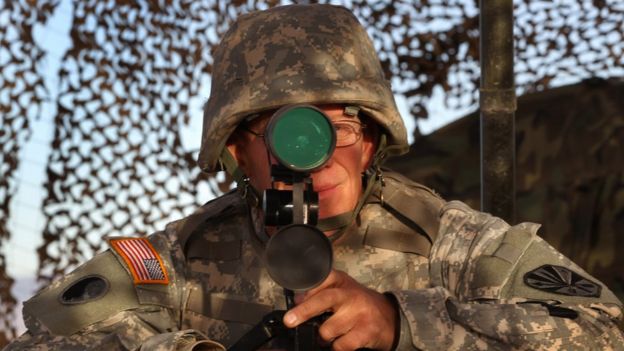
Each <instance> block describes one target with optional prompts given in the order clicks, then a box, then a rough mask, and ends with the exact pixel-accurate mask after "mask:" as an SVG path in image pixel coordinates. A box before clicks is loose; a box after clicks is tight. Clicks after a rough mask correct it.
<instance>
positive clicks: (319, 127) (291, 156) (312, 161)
mask: <svg viewBox="0 0 624 351" xmlns="http://www.w3.org/2000/svg"><path fill="white" fill-rule="evenodd" d="M265 138H266V139H265V140H266V143H267V145H268V147H269V151H270V152H271V154H272V155H273V156H274V157H275V158H276V159H277V161H278V162H279V163H280V164H282V165H283V166H284V167H286V168H288V169H290V170H292V171H295V172H303V173H309V172H312V171H314V170H316V169H319V168H321V167H322V166H323V165H324V164H325V163H326V162H327V161H328V160H329V159H330V158H331V156H332V154H333V152H334V149H335V148H336V131H335V129H334V126H333V125H332V123H331V120H330V119H329V117H328V116H327V115H326V114H325V113H324V112H323V111H321V110H320V109H318V108H316V107H314V106H312V105H290V106H285V107H282V108H281V109H279V110H278V111H277V112H275V114H274V115H273V117H271V120H270V121H269V124H268V126H267V129H266V132H265Z"/></svg>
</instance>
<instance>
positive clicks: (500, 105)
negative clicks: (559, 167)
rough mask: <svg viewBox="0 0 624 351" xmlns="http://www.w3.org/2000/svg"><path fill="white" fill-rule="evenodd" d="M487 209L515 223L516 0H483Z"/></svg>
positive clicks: (483, 179) (484, 186)
mask: <svg viewBox="0 0 624 351" xmlns="http://www.w3.org/2000/svg"><path fill="white" fill-rule="evenodd" d="M479 3H480V6H479V7H480V14H479V27H480V28H479V30H480V35H481V38H480V56H481V87H480V101H479V104H480V108H481V210H482V211H484V212H489V213H491V214H493V215H495V216H498V217H501V218H503V219H504V220H506V221H507V222H509V223H514V222H515V195H516V194H515V193H516V186H515V163H516V162H515V126H514V112H515V110H516V94H515V86H514V72H513V62H514V48H513V1H512V0H480V2H479Z"/></svg>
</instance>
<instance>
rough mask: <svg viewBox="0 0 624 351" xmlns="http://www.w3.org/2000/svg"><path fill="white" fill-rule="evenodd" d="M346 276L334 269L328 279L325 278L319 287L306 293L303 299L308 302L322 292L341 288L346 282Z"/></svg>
mask: <svg viewBox="0 0 624 351" xmlns="http://www.w3.org/2000/svg"><path fill="white" fill-rule="evenodd" d="M345 275H346V273H344V272H342V271H337V270H335V269H332V270H331V272H329V275H328V276H327V278H325V280H324V281H323V282H322V283H321V284H320V285H319V286H317V287H316V288H313V289H310V290H308V291H306V292H305V294H304V295H303V299H304V300H306V299H308V298H310V297H311V296H314V295H316V294H318V293H319V292H320V291H323V290H325V289H328V288H332V287H335V286H339V285H340V284H342V282H343V281H344V279H345Z"/></svg>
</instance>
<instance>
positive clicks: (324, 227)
mask: <svg viewBox="0 0 624 351" xmlns="http://www.w3.org/2000/svg"><path fill="white" fill-rule="evenodd" d="M388 149H389V147H387V137H386V135H385V134H381V137H380V138H379V145H378V147H377V151H375V155H374V156H373V162H372V163H371V165H370V166H369V167H368V169H366V172H365V173H364V174H363V178H364V181H363V182H364V183H365V184H366V185H365V187H364V191H363V192H362V196H360V199H359V200H358V203H357V204H356V205H355V208H354V209H353V211H349V212H345V213H341V214H339V215H336V216H333V217H329V218H324V219H321V220H319V223H318V225H317V227H318V229H320V230H321V231H323V232H326V231H330V230H337V231H336V232H335V233H334V234H332V236H331V237H330V240H331V241H336V240H338V239H339V238H340V237H342V235H343V234H344V233H345V232H346V229H347V228H348V227H349V225H351V223H353V221H355V219H356V218H357V216H358V215H359V214H360V211H361V210H362V207H364V205H365V204H366V201H367V200H368V197H369V196H370V195H371V194H372V193H373V189H375V184H376V183H377V182H379V191H380V198H381V201H382V202H383V187H384V180H383V172H382V171H381V165H382V163H383V161H384V159H385V158H386V156H387V155H388V153H387V151H388Z"/></svg>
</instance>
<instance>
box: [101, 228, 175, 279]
mask: <svg viewBox="0 0 624 351" xmlns="http://www.w3.org/2000/svg"><path fill="white" fill-rule="evenodd" d="M110 245H111V247H112V248H113V250H115V251H116V252H117V253H118V254H119V255H120V256H121V257H122V258H123V259H124V261H126V264H127V265H128V267H129V268H130V272H132V276H133V278H134V284H169V277H168V276H167V271H166V270H165V266H164V265H163V262H162V260H161V258H160V256H159V255H158V253H157V252H156V250H155V249H154V247H153V246H152V244H151V243H150V242H149V241H148V240H147V239H145V238H120V239H111V240H110Z"/></svg>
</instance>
